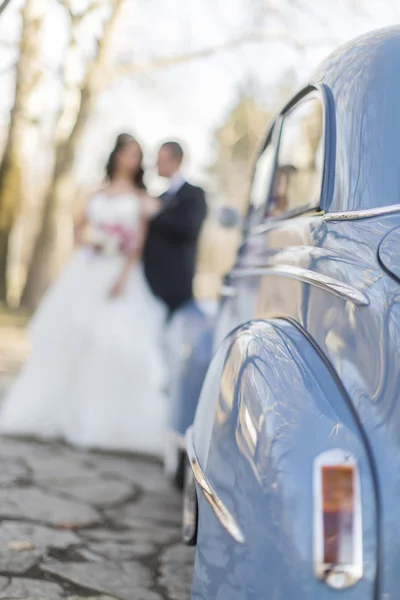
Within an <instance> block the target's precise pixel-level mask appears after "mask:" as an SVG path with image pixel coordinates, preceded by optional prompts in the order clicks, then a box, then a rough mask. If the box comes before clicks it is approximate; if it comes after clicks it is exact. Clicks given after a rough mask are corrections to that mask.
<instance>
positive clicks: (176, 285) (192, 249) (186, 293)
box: [143, 182, 207, 312]
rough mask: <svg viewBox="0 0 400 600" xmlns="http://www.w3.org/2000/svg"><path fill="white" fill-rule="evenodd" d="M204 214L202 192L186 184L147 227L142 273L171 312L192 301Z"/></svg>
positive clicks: (205, 208)
mask: <svg viewBox="0 0 400 600" xmlns="http://www.w3.org/2000/svg"><path fill="white" fill-rule="evenodd" d="M206 214H207V205H206V199H205V194H204V191H203V190H202V189H201V188H199V187H196V186H194V185H191V184H190V183H187V182H185V183H184V184H183V186H182V187H181V188H180V190H178V192H177V193H176V195H175V196H174V197H173V198H172V199H171V200H169V203H168V204H167V207H166V208H165V209H164V210H162V211H161V212H160V214H158V215H157V217H155V219H153V221H152V222H151V224H150V227H149V232H148V237H147V242H146V245H145V248H144V256H143V261H144V269H145V274H146V277H147V280H148V282H149V285H150V287H151V289H152V291H153V293H154V294H155V295H156V296H157V297H159V298H161V300H163V301H164V302H165V303H166V305H167V306H168V308H169V310H170V311H171V312H173V311H174V310H176V309H177V308H179V307H180V306H181V305H182V304H184V303H185V302H187V301H189V300H191V299H192V298H193V278H194V274H195V268H196V254H197V243H198V239H199V234H200V231H201V228H202V225H203V222H204V219H205V217H206Z"/></svg>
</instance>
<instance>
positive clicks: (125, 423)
mask: <svg viewBox="0 0 400 600" xmlns="http://www.w3.org/2000/svg"><path fill="white" fill-rule="evenodd" d="M87 217H88V221H89V224H90V226H91V227H92V229H93V230H94V231H96V230H97V231H100V230H101V228H102V227H103V226H106V227H110V226H111V227H112V226H117V227H124V228H125V230H127V229H128V230H129V231H130V233H131V234H132V235H134V234H135V231H137V227H138V224H139V217H140V206H139V200H138V199H137V198H136V197H135V196H133V195H121V196H117V197H113V198H109V197H107V196H106V195H105V194H98V195H96V196H94V197H93V198H92V199H91V200H90V202H89V205H88V210H87ZM123 264H124V256H123V254H122V252H120V251H118V250H115V251H113V252H103V253H100V254H99V253H95V252H94V251H93V250H91V248H90V247H82V248H80V249H79V250H77V251H76V252H75V254H74V255H73V257H72V259H71V261H70V263H69V264H68V266H67V268H66V269H65V271H64V273H63V274H62V275H61V277H60V279H59V280H58V281H57V282H56V283H55V285H54V286H53V287H52V288H51V289H50V291H49V292H48V294H47V296H46V297H45V298H44V300H43V302H42V304H41V306H40V307H39V309H38V311H37V313H36V315H35V316H34V317H33V319H32V321H31V324H30V328H29V332H30V337H31V341H32V354H31V357H30V359H29V360H28V362H27V364H26V366H25V368H24V369H23V370H22V372H21V374H20V375H19V377H18V378H17V380H16V382H15V384H14V385H13V386H12V387H11V389H10V391H9V393H8V395H6V397H5V400H4V403H3V405H2V407H1V411H0V432H2V433H6V434H10V435H19V436H21V435H22V436H34V437H38V438H41V439H54V438H58V439H63V440H65V441H67V442H68V443H70V444H72V445H74V446H77V447H80V448H84V449H90V448H93V449H105V450H116V451H133V452H140V453H149V454H154V455H159V456H162V455H163V451H164V446H165V438H166V431H165V428H166V411H167V406H166V398H165V395H164V389H165V383H166V370H165V365H164V361H163V356H162V350H161V343H160V338H161V337H162V333H163V323H164V319H165V309H164V306H163V305H162V304H161V303H160V302H159V301H158V300H157V299H156V298H155V297H154V296H153V295H152V293H151V291H150V289H149V287H148V285H147V282H146V280H145V277H144V274H143V269H142V265H141V264H138V265H136V266H135V267H133V269H132V272H131V275H130V279H129V281H128V283H127V286H126V288H125V291H124V293H123V294H122V295H121V296H118V297H117V298H114V299H112V298H110V297H109V292H110V289H111V287H112V285H113V284H114V283H115V281H116V280H117V278H118V276H119V274H120V273H121V270H122V267H123Z"/></svg>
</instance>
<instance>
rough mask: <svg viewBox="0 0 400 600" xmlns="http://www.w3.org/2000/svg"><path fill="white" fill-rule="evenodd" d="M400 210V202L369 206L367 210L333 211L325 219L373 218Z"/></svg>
mask: <svg viewBox="0 0 400 600" xmlns="http://www.w3.org/2000/svg"><path fill="white" fill-rule="evenodd" d="M396 212H400V204H393V205H392V206H382V207H380V208H367V209H365V210H350V211H347V212H332V213H326V214H325V215H324V219H325V221H356V220H358V219H371V218H372V217H380V216H384V215H390V214H392V213H396Z"/></svg>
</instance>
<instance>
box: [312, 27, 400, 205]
mask: <svg viewBox="0 0 400 600" xmlns="http://www.w3.org/2000/svg"><path fill="white" fill-rule="evenodd" d="M311 84H313V85H322V86H323V87H324V88H325V89H326V91H327V95H328V99H329V98H330V99H331V101H330V105H331V111H332V114H334V115H335V118H334V119H331V124H330V125H328V129H329V134H328V138H327V144H328V147H329V151H330V152H334V153H335V159H334V160H335V165H336V168H335V185H334V191H333V196H332V198H331V201H330V205H329V206H326V207H323V208H324V209H325V210H328V211H331V212H332V211H334V212H342V211H349V210H350V211H354V210H364V209H370V208H377V207H384V206H388V205H393V204H400V26H398V27H390V28H385V29H380V30H377V31H373V32H371V33H369V34H367V35H363V36H361V37H359V38H357V39H355V40H353V41H352V42H350V43H348V44H346V45H345V46H343V47H341V48H339V49H338V50H337V51H336V52H334V53H333V54H332V55H331V56H329V57H328V58H327V59H326V60H325V61H324V62H323V63H322V65H321V66H320V67H319V69H318V70H317V72H316V73H315V75H314V76H313V78H312V79H311Z"/></svg>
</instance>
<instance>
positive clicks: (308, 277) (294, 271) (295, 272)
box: [231, 265, 369, 306]
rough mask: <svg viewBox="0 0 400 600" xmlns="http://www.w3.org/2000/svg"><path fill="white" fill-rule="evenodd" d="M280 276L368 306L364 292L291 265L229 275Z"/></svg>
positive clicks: (235, 271) (245, 269)
mask: <svg viewBox="0 0 400 600" xmlns="http://www.w3.org/2000/svg"><path fill="white" fill-rule="evenodd" d="M259 275H266V276H281V277H289V278H292V279H296V280H298V281H303V282H304V283H310V284H312V285H314V286H316V287H318V288H320V289H322V290H326V291H328V292H330V293H332V294H335V295H336V296H339V297H340V298H343V299H345V300H349V301H350V302H352V303H353V304H355V305H356V306H368V305H369V299H368V297H367V296H366V294H364V292H362V291H360V290H358V289H356V288H354V287H352V286H350V285H347V284H346V283H342V282H341V281H338V280H337V279H333V278H332V277H328V276H327V275H322V274H321V273H316V272H315V271H311V270H309V269H304V268H302V267H294V266H292V265H280V266H274V267H268V266H265V267H236V268H234V269H233V271H232V273H231V277H232V278H235V277H236V278H239V277H252V276H259Z"/></svg>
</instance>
